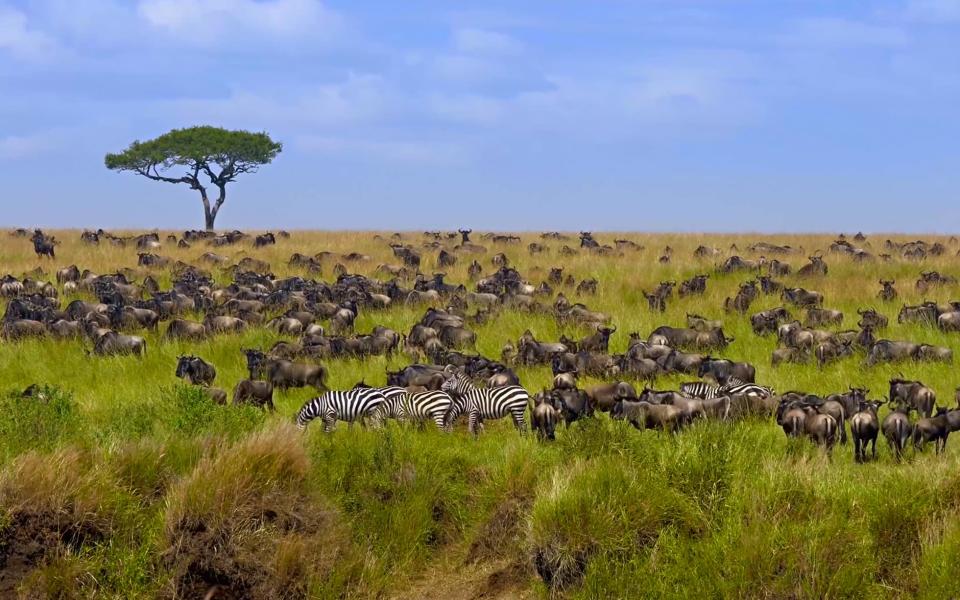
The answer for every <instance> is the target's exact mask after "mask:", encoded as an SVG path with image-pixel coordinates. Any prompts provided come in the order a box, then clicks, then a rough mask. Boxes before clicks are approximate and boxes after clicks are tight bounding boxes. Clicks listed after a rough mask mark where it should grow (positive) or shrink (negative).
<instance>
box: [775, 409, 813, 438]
mask: <svg viewBox="0 0 960 600" xmlns="http://www.w3.org/2000/svg"><path fill="white" fill-rule="evenodd" d="M776 418H777V425H780V428H781V429H783V433H785V434H786V435H787V437H790V438H798V437H800V436H802V435H803V434H804V433H806V427H805V424H806V421H807V413H806V411H805V410H804V405H803V404H802V403H801V402H796V401H793V402H781V403H780V405H779V406H778V407H777V417H776Z"/></svg>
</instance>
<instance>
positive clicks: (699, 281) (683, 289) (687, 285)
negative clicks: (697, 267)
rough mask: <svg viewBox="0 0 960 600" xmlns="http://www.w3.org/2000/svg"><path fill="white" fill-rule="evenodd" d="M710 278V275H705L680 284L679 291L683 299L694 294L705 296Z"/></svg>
mask: <svg viewBox="0 0 960 600" xmlns="http://www.w3.org/2000/svg"><path fill="white" fill-rule="evenodd" d="M709 277H710V276H709V275H704V274H701V275H694V276H693V277H691V278H690V279H687V280H686V281H682V282H681V283H680V289H679V290H678V293H679V294H680V297H681V298H683V297H685V296H690V295H692V294H703V293H704V292H706V291H707V279H708V278H709Z"/></svg>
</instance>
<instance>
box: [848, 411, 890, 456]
mask: <svg viewBox="0 0 960 600" xmlns="http://www.w3.org/2000/svg"><path fill="white" fill-rule="evenodd" d="M881 404H883V402H881V401H879V400H875V401H872V402H871V401H866V402H861V403H860V410H859V411H858V412H857V413H855V414H854V415H853V416H852V417H850V435H851V437H853V458H854V460H856V461H857V462H863V461H865V460H866V459H867V444H868V443H869V444H871V445H872V453H873V458H876V457H877V434H878V433H879V432H880V421H879V419H878V418H877V409H879V408H880V405H881Z"/></svg>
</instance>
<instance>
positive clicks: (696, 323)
mask: <svg viewBox="0 0 960 600" xmlns="http://www.w3.org/2000/svg"><path fill="white" fill-rule="evenodd" d="M687 327H689V328H691V329H696V330H697V331H710V330H711V329H720V328H721V327H723V321H720V320H719V319H707V318H705V317H701V316H700V315H692V314H690V313H687Z"/></svg>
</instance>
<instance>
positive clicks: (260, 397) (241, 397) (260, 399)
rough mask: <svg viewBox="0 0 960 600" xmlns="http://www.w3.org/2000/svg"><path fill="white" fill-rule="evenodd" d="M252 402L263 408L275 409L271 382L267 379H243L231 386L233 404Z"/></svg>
mask: <svg viewBox="0 0 960 600" xmlns="http://www.w3.org/2000/svg"><path fill="white" fill-rule="evenodd" d="M245 403H249V404H254V405H256V406H259V407H261V408H263V407H264V406H265V407H267V408H269V409H270V410H271V411H272V410H274V409H275V407H274V405H273V384H272V383H270V382H269V381H252V380H250V379H244V380H242V381H240V382H239V383H238V384H237V386H236V387H235V388H233V404H234V405H238V404H245Z"/></svg>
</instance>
